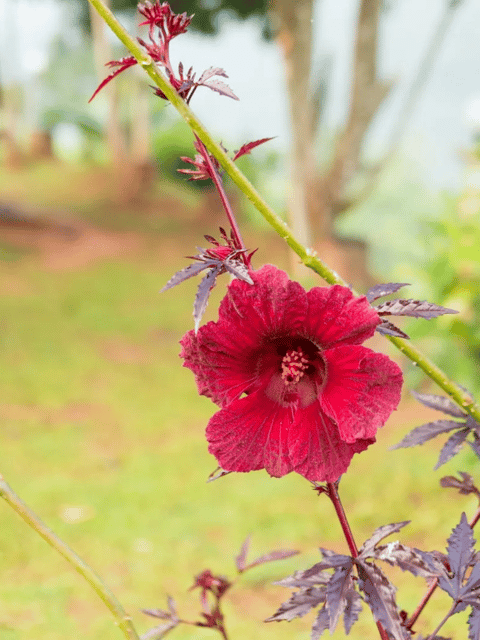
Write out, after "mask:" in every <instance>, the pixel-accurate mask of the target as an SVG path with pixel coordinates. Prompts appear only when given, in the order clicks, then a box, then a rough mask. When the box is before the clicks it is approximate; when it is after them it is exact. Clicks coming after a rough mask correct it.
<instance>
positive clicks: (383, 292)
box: [365, 282, 410, 302]
mask: <svg viewBox="0 0 480 640" xmlns="http://www.w3.org/2000/svg"><path fill="white" fill-rule="evenodd" d="M408 286H410V283H409V282H387V283H386V284H376V285H375V286H374V287H371V288H370V289H369V290H368V291H367V293H366V294H365V297H366V298H367V300H368V301H369V302H373V301H374V300H378V298H383V297H385V296H389V295H390V294H391V293H395V292H396V291H398V290H399V289H403V287H408Z"/></svg>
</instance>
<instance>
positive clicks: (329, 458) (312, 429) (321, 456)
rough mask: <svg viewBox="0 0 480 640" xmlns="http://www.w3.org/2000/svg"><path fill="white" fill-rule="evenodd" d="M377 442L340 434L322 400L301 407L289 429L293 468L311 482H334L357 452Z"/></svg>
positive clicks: (289, 449)
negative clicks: (325, 410)
mask: <svg viewBox="0 0 480 640" xmlns="http://www.w3.org/2000/svg"><path fill="white" fill-rule="evenodd" d="M373 442H375V437H374V435H373V436H372V437H370V438H368V439H362V438H359V439H356V440H355V441H353V442H351V443H348V442H345V440H343V439H342V438H341V437H340V433H339V430H338V425H337V424H336V423H335V421H334V420H333V419H332V418H330V417H329V416H328V415H326V413H325V412H324V411H323V410H322V407H321V404H320V402H319V401H318V400H317V402H315V403H313V404H311V405H309V406H308V407H306V408H304V409H302V408H300V409H298V410H297V411H296V413H295V424H293V425H291V427H290V429H289V432H288V453H289V456H290V459H291V461H292V464H293V467H294V471H296V472H297V473H299V474H300V475H302V476H304V477H305V478H307V480H311V481H312V482H335V481H336V480H338V478H339V477H340V476H341V475H342V473H345V471H346V470H347V468H348V466H349V464H350V461H351V459H352V457H353V456H354V454H355V453H360V452H361V451H364V450H365V449H366V448H367V447H368V446H369V445H370V444H372V443H373Z"/></svg>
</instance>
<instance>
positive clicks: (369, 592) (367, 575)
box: [356, 559, 408, 640]
mask: <svg viewBox="0 0 480 640" xmlns="http://www.w3.org/2000/svg"><path fill="white" fill-rule="evenodd" d="M356 564H357V568H358V578H359V583H358V586H359V588H360V590H361V591H362V593H363V594H364V595H365V601H366V603H367V604H368V606H369V607H370V609H371V611H372V614H373V617H374V618H375V620H376V621H378V622H381V623H382V625H383V626H384V627H385V629H386V630H387V631H388V632H389V633H390V634H391V635H392V636H393V637H394V639H395V640H405V639H406V638H407V637H408V636H407V635H406V630H405V628H404V627H402V624H401V619H400V615H399V613H398V608H397V603H396V600H395V591H396V589H395V587H394V586H393V584H392V583H391V582H390V581H389V580H388V578H387V576H386V575H385V574H384V573H383V571H382V570H381V569H380V568H379V567H377V566H376V565H374V564H370V563H367V562H364V561H362V560H359V559H357V561H356Z"/></svg>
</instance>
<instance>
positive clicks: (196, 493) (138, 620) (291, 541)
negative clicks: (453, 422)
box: [0, 234, 475, 640]
mask: <svg viewBox="0 0 480 640" xmlns="http://www.w3.org/2000/svg"><path fill="white" fill-rule="evenodd" d="M198 236H199V234H198ZM199 237H200V236H199ZM172 242H173V240H172V239H165V240H162V239H161V238H160V237H157V239H156V240H155V241H152V243H151V245H149V249H148V251H147V252H146V254H145V255H144V256H143V257H142V258H137V259H135V261H132V262H127V261H105V262H101V263H97V264H95V265H92V266H90V267H88V268H85V269H82V270H78V271H75V272H71V271H68V272H67V271H65V272H62V271H50V272H49V271H46V270H45V269H44V268H43V267H42V266H41V262H40V261H39V260H38V259H37V258H36V257H35V256H34V255H27V256H24V257H21V259H20V258H19V259H18V260H16V261H15V262H12V261H3V262H0V283H1V282H5V281H9V280H12V279H14V281H15V285H16V286H15V287H14V288H13V289H9V288H8V287H5V290H4V291H3V290H2V310H1V315H0V323H1V327H2V330H1V332H0V345H1V349H0V353H1V359H2V360H1V366H0V394H1V397H2V398H3V403H2V405H0V414H1V417H2V424H3V428H2V431H1V436H0V442H1V452H2V455H1V466H0V472H1V473H2V474H3V475H4V476H5V478H6V480H7V481H8V482H9V483H10V484H11V485H12V487H13V488H14V489H15V490H16V491H17V492H18V493H19V494H20V495H21V496H22V498H23V499H24V500H25V501H26V502H27V503H28V504H29V505H30V506H31V507H32V508H33V509H34V510H35V511H36V512H37V513H38V514H39V515H40V517H41V518H42V519H44V520H45V522H46V523H47V524H48V525H49V526H51V527H52V529H53V530H54V531H55V532H56V533H58V534H59V535H60V536H61V537H62V538H63V539H64V540H65V541H66V542H67V543H68V544H69V545H70V546H71V547H73V548H74V549H75V550H76V551H77V552H78V553H79V554H80V555H81V556H82V557H83V558H84V559H85V560H86V561H87V562H89V563H91V565H92V567H93V568H94V569H95V570H96V571H97V572H98V573H100V574H101V575H102V576H103V577H104V578H105V579H106V581H107V582H108V584H109V585H110V586H111V588H112V589H113V590H114V592H115V593H116V594H117V596H118V597H119V599H120V600H121V602H122V603H123V605H124V606H125V607H126V609H127V610H128V611H129V612H130V613H131V614H132V616H133V620H134V622H135V624H136V625H137V628H138V629H139V631H140V632H142V633H143V632H145V631H146V630H147V629H148V628H149V626H153V624H155V621H154V620H153V619H151V620H149V619H148V618H147V617H146V616H145V615H143V614H142V613H140V609H141V608H156V607H165V601H166V595H167V594H170V595H172V596H174V597H175V598H176V599H177V601H178V603H179V607H180V612H181V614H182V615H183V616H184V617H186V618H190V619H192V618H195V617H196V616H197V614H198V612H199V611H200V606H199V603H198V600H197V595H198V593H197V592H193V593H192V592H188V591H187V589H188V587H190V586H191V585H192V583H193V576H194V575H196V574H198V573H199V572H200V571H202V570H203V569H206V568H209V569H211V570H212V571H213V572H219V573H221V574H225V575H227V576H233V575H234V556H235V555H236V553H238V549H239V547H240V545H241V543H242V541H243V540H244V539H245V537H246V536H247V535H248V534H250V533H252V535H253V538H252V555H259V554H261V553H264V552H267V551H269V550H271V549H273V548H297V549H299V550H300V551H301V552H302V555H300V556H298V557H295V558H292V559H289V560H286V561H283V562H278V563H275V564H271V565H267V566H265V567H260V568H257V569H254V570H252V571H251V572H250V573H248V574H246V575H245V576H244V577H243V578H242V579H241V580H240V584H239V585H238V586H237V587H236V588H235V589H234V590H232V592H231V595H229V596H228V597H227V598H226V601H227V602H226V605H225V610H226V614H227V625H228V629H229V632H230V637H231V638H232V639H235V638H237V639H239V638H242V639H244V638H247V639H249V640H256V639H262V640H263V639H265V640H269V639H272V640H273V639H275V640H283V639H287V638H288V639H290V638H292V637H293V638H297V639H299V640H307V638H309V625H311V622H312V615H310V616H308V617H307V618H305V619H301V620H295V621H293V622H291V623H272V624H268V625H264V624H263V623H262V622H261V620H263V619H264V618H266V617H268V616H269V615H271V614H272V613H273V612H274V611H275V610H276V608H277V607H278V606H279V604H280V603H281V602H283V601H284V600H286V599H288V594H289V592H288V590H286V589H283V588H281V587H278V586H273V585H272V584H271V582H272V581H273V580H275V579H279V578H281V577H283V576H285V575H288V574H289V573H292V572H293V571H294V570H296V569H298V568H306V567H308V566H310V565H311V564H313V563H314V562H317V561H318V560H319V557H320V556H319V553H318V547H319V546H324V547H327V548H333V549H337V550H338V551H342V552H345V551H346V546H345V543H344V542H343V541H342V539H341V536H340V533H339V527H338V525H337V523H336V521H335V520H334V517H333V511H332V507H331V505H330V504H329V503H328V501H327V499H326V498H325V497H322V496H320V497H318V496H317V495H316V494H315V493H314V492H313V491H312V490H311V488H310V485H309V483H307V482H306V481H305V480H304V479H303V478H301V477H299V476H296V475H293V474H291V475H289V476H286V477H284V478H282V479H272V478H270V477H268V476H267V474H265V473H264V472H256V473H251V474H239V475H234V474H231V475H229V476H227V477H226V478H222V479H220V480H218V481H216V482H214V483H210V484H207V483H206V478H207V477H208V475H209V473H210V472H211V471H213V470H214V469H215V467H216V463H215V460H214V459H213V458H212V457H211V456H210V455H209V454H208V452H207V445H206V442H205V438H204V429H205V426H206V423H207V421H208V419H209V417H210V416H211V415H212V414H213V412H214V410H215V407H214V406H213V405H212V404H211V403H210V402H209V401H208V400H207V399H206V398H200V397H198V395H197V393H196V389H195V384H194V380H193V376H192V374H191V372H190V371H188V370H186V369H185V368H183V367H182V366H181V361H180V359H179V358H178V352H179V345H178V340H179V339H180V338H181V336H182V335H183V333H184V332H185V331H186V330H188V329H190V328H191V327H192V318H191V308H192V303H193V296H194V290H195V282H194V281H189V282H187V283H185V284H184V285H183V286H182V287H178V288H177V289H174V290H172V291H168V292H166V293H164V294H162V295H159V293H158V291H159V289H160V288H161V287H162V286H163V284H164V283H165V282H166V280H167V279H168V278H169V277H170V275H171V274H172V273H173V272H174V271H175V270H176V269H178V268H180V267H181V266H182V265H184V264H185V261H184V260H182V256H183V255H185V254H188V253H191V252H192V247H193V246H194V244H195V242H194V241H193V240H192V241H190V239H189V238H187V239H183V240H182V242H181V243H180V241H179V240H177V242H178V260H177V261H176V262H175V263H172V264H170V263H168V264H167V263H166V262H165V261H164V260H163V259H159V257H160V258H161V256H163V255H165V252H166V249H165V247H168V252H171V244H172ZM185 245H187V246H185ZM252 246H253V245H252ZM274 246H275V245H274ZM277 253H278V255H279V257H280V261H282V260H283V261H284V256H283V257H282V255H283V254H282V253H281V252H277ZM261 261H262V256H260V258H259V262H261ZM221 289H222V287H219V288H218V290H216V291H215V292H214V296H213V299H212V302H211V303H210V306H209V310H208V314H207V318H214V317H215V309H216V308H217V306H218V300H219V298H220V297H221V295H222V290H221ZM397 423H398V420H397ZM414 424H418V421H417V422H414V421H413V418H410V421H409V424H401V425H400V426H399V427H397V428H394V427H393V426H392V423H391V425H390V426H388V425H387V426H386V427H385V428H384V429H383V430H382V431H381V432H380V434H379V436H380V437H379V441H378V443H377V444H376V445H375V446H372V447H370V449H369V450H368V451H367V452H365V453H363V454H362V455H361V456H356V457H355V458H354V460H353V462H352V465H351V467H350V470H349V472H348V474H346V476H345V478H344V479H343V480H342V486H341V493H342V496H343V500H344V503H345V507H346V510H347V513H348V516H349V518H350V520H351V524H352V528H353V530H354V532H355V535H356V537H357V540H358V542H359V543H361V542H362V541H363V540H364V539H365V538H366V537H367V536H368V535H370V533H371V532H372V531H373V529H375V528H376V527H378V526H380V525H383V524H386V523H389V522H395V521H400V520H405V519H410V518H411V519H412V521H413V522H412V524H411V525H410V526H409V527H408V528H406V529H405V530H404V531H402V532H401V534H400V535H398V534H397V535H396V536H395V538H400V539H402V540H403V541H405V542H407V543H410V544H411V545H414V546H420V547H421V548H424V549H433V548H438V549H441V550H443V549H444V546H445V539H446V538H447V537H448V535H449V533H450V531H451V528H452V527H453V526H454V525H455V524H456V523H457V522H458V520H459V514H460V512H461V510H466V511H467V512H468V513H472V510H473V509H474V501H472V500H471V499H470V498H460V497H458V496H457V495H456V494H455V493H454V492H453V491H451V490H449V491H445V490H441V489H440V488H439V485H438V481H439V478H440V477H441V476H442V475H446V474H451V473H455V472H456V470H457V469H464V470H466V471H471V472H472V471H473V467H474V465H475V461H474V458H473V454H471V453H470V452H469V451H465V452H463V453H462V454H461V455H460V456H459V457H457V458H456V459H455V460H454V461H453V462H451V463H449V464H448V465H446V466H445V468H443V469H442V470H440V471H438V472H436V473H432V471H431V469H432V468H433V466H434V464H435V461H436V457H437V456H438V450H439V445H438V443H437V442H436V441H434V442H433V443H431V444H430V445H429V446H426V447H423V448H418V449H413V450H401V451H388V447H389V446H390V445H392V444H393V443H395V442H398V440H399V439H400V438H401V437H402V436H403V435H404V433H405V432H406V431H407V430H408V429H409V428H411V427H412V426H413V425H414ZM72 514H74V516H75V515H76V516H78V517H77V518H75V517H73V518H72ZM0 519H1V526H0V550H1V553H0V638H1V640H20V639H21V640H40V639H41V640H65V639H67V638H69V639H70V638H76V637H82V638H85V639H88V640H110V639H112V640H115V639H118V638H120V637H121V634H120V632H119V631H118V629H116V628H115V625H114V623H113V621H112V618H111V616H110V614H109V612H108V611H107V610H106V609H105V607H104V605H103V604H102V603H101V602H100V600H99V599H98V598H97V596H96V595H95V593H94V592H93V591H92V590H91V589H90V587H89V586H88V585H86V584H84V583H83V582H82V580H81V578H80V577H79V576H78V575H77V574H76V573H75V571H73V570H72V568H71V567H70V566H69V565H68V564H67V563H66V562H65V561H64V560H63V559H62V558H61V557H59V556H57V555H56V554H55V552H54V551H53V550H51V549H50V548H49V547H48V546H47V545H46V544H45V542H44V541H43V540H41V539H40V538H39V537H38V536H37V535H36V534H35V533H34V532H33V531H31V530H30V529H28V528H27V527H26V526H25V524H24V523H23V522H22V521H21V520H20V518H19V517H18V516H17V515H16V514H15V513H14V512H13V511H11V510H9V509H8V507H7V505H6V504H0ZM387 572H388V573H389V575H391V576H393V578H394V580H395V582H396V584H398V585H399V586H400V591H399V596H398V599H399V602H400V604H401V606H403V607H406V608H408V609H409V610H412V609H413V608H414V606H415V604H416V603H417V602H418V600H419V598H420V596H421V594H422V593H423V590H424V584H423V581H422V580H421V579H413V578H411V577H410V576H409V575H405V574H402V573H401V572H399V571H392V570H388V571H387ZM444 611H445V600H444V599H443V598H442V596H441V594H440V595H439V596H436V598H435V600H434V602H433V603H432V604H431V605H430V606H429V607H428V608H427V610H426V613H425V616H424V618H423V619H424V620H425V622H426V627H425V628H424V627H423V626H422V625H419V627H418V630H422V629H424V631H426V630H429V631H431V630H432V629H433V627H434V626H435V625H436V623H437V622H438V621H439V620H440V619H441V617H442V616H443V613H444ZM462 615H463V616H464V614H462ZM464 617H465V616H464ZM460 621H461V616H456V619H454V620H453V621H452V622H451V623H450V625H447V626H446V627H445V628H444V629H442V634H444V635H447V636H448V635H449V634H450V635H451V636H452V637H453V638H455V639H460V638H462V637H465V636H464V635H461V634H460V635H459V634H458V633H457V632H456V629H457V628H458V626H459V625H460ZM462 624H463V623H462ZM375 633H376V631H375V628H374V626H373V623H372V619H371V616H370V614H369V613H368V612H364V613H363V614H362V617H361V623H359V624H358V625H356V626H355V627H354V629H353V631H352V633H351V634H350V636H349V637H350V638H352V639H353V640H364V639H365V638H374V637H376V636H375ZM462 633H463V627H462ZM170 637H172V638H177V639H178V640H182V639H187V638H188V639H189V640H192V639H194V640H196V639H197V638H198V639H200V638H206V639H208V638H212V637H215V636H214V634H213V632H211V631H209V630H202V629H196V628H193V627H184V628H183V627H181V628H179V629H177V630H175V631H173V632H172V633H171V636H170ZM327 637H328V634H327ZM335 637H336V638H339V639H341V638H344V635H343V634H342V633H341V631H340V632H337V634H336V636H335Z"/></svg>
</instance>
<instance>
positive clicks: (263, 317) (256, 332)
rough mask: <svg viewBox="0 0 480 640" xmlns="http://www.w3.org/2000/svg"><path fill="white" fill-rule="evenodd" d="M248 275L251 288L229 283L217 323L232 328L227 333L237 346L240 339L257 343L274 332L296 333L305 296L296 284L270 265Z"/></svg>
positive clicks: (304, 306) (300, 323)
mask: <svg viewBox="0 0 480 640" xmlns="http://www.w3.org/2000/svg"><path fill="white" fill-rule="evenodd" d="M250 275H251V276H252V279H253V281H254V282H255V284H254V285H253V286H252V285H248V284H247V283H245V282H241V281H240V280H234V281H233V282H232V283H230V285H229V287H228V292H227V295H226V296H225V298H224V299H223V300H222V302H221V304H220V309H219V311H218V318H219V323H222V322H226V323H229V324H231V325H233V326H232V328H231V329H230V331H231V332H232V334H234V335H236V336H237V342H239V343H240V342H241V341H242V340H243V337H244V336H245V337H247V338H250V339H251V338H252V337H255V338H256V339H257V340H258V339H259V338H261V337H265V336H272V335H276V334H277V333H278V332H281V333H285V334H291V333H295V332H298V331H300V330H301V329H302V328H303V326H304V323H305V316H306V313H307V308H308V307H307V294H306V292H305V290H304V289H303V288H302V287H301V286H300V285H299V284H298V282H293V281H292V280H289V279H288V276H287V274H286V273H285V272H284V271H281V270H280V269H277V267H274V266H273V265H271V264H267V265H265V266H264V267H262V268H261V269H259V270H258V271H253V272H250Z"/></svg>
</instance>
